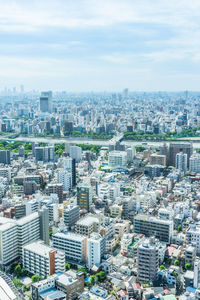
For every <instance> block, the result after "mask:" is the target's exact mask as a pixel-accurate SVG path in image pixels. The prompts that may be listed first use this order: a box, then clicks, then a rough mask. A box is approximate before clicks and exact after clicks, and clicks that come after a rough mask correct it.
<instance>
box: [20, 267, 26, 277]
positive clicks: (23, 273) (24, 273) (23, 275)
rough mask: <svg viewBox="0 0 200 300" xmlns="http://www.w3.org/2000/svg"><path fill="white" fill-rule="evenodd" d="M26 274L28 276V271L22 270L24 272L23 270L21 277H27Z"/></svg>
mask: <svg viewBox="0 0 200 300" xmlns="http://www.w3.org/2000/svg"><path fill="white" fill-rule="evenodd" d="M26 274H27V272H26V269H24V268H22V270H21V276H22V277H25V276H26Z"/></svg>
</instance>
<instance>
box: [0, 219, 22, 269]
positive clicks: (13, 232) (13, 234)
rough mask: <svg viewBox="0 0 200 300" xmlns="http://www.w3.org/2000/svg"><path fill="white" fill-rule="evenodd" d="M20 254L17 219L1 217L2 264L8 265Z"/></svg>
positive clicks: (0, 253) (0, 252)
mask: <svg viewBox="0 0 200 300" xmlns="http://www.w3.org/2000/svg"><path fill="white" fill-rule="evenodd" d="M18 256H19V253H18V234H17V226H16V221H14V220H13V219H8V218H3V217H2V218H0V264H1V265H7V264H9V263H11V262H12V261H14V260H15V259H17V258H18Z"/></svg>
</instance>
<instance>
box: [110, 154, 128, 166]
mask: <svg viewBox="0 0 200 300" xmlns="http://www.w3.org/2000/svg"><path fill="white" fill-rule="evenodd" d="M108 161H109V166H110V167H111V168H126V167H127V153H126V152H125V151H111V152H109V157H108Z"/></svg>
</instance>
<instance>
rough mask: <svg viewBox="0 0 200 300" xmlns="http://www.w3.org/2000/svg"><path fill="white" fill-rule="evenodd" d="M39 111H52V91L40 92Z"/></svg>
mask: <svg viewBox="0 0 200 300" xmlns="http://www.w3.org/2000/svg"><path fill="white" fill-rule="evenodd" d="M40 111H41V112H49V113H51V111H52V92H51V91H48V92H42V93H41V97H40Z"/></svg>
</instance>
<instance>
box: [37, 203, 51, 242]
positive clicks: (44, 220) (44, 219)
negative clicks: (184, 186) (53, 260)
mask: <svg viewBox="0 0 200 300" xmlns="http://www.w3.org/2000/svg"><path fill="white" fill-rule="evenodd" d="M39 218H40V239H41V240H43V241H44V242H45V244H49V210H48V208H47V207H46V206H43V207H42V208H41V209H40V210H39Z"/></svg>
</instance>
